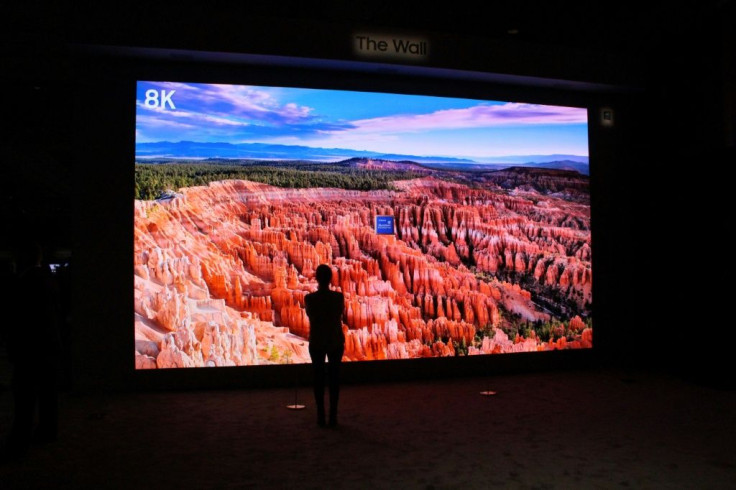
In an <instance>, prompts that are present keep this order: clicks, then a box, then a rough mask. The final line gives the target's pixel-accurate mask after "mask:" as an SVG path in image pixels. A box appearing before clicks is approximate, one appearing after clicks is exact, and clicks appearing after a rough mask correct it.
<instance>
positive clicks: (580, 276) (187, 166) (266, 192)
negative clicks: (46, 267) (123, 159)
mask: <svg viewBox="0 0 736 490" xmlns="http://www.w3.org/2000/svg"><path fill="white" fill-rule="evenodd" d="M135 132H136V133H135V134H136V145H135V146H136V147H135V179H136V181H135V192H136V195H135V224H134V226H135V234H134V254H135V258H134V263H135V266H134V267H135V269H134V277H135V285H134V288H135V291H134V293H135V324H134V326H133V327H134V328H133V330H134V333H133V334H134V336H135V359H136V368H137V369H148V368H180V367H191V368H194V367H206V366H211V367H218V366H253V365H269V364H289V363H307V362H309V352H308V349H309V343H308V340H307V339H308V337H309V320H308V318H307V316H306V313H305V310H304V296H305V295H306V294H307V293H309V292H312V291H314V290H315V289H316V280H315V277H314V276H315V269H316V268H317V266H318V265H320V264H323V263H324V264H329V265H330V266H331V267H332V269H333V280H332V286H331V287H332V288H333V289H335V290H338V291H341V292H342V293H343V294H344V296H345V311H344V314H343V330H344V332H345V337H346V349H345V356H344V360H345V361H366V360H382V359H413V358H420V357H451V356H452V357H454V356H466V355H468V356H470V355H482V354H503V353H511V352H537V351H546V350H556V349H581V348H590V347H592V316H591V309H592V271H591V237H590V193H589V177H588V166H589V162H588V113H587V109H585V108H578V107H563V106H552V105H539V104H528V103H522V102H512V101H492V100H474V99H463V98H450V97H433V96H426V95H408V94H392V93H377V92H357V91H341V90H325V89H307V88H292V87H273V86H246V85H223V84H201V83H184V82H145V81H141V82H138V84H137V97H136V128H135Z"/></svg>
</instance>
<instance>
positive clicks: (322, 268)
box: [315, 264, 332, 289]
mask: <svg viewBox="0 0 736 490" xmlns="http://www.w3.org/2000/svg"><path fill="white" fill-rule="evenodd" d="M315 275H316V276H317V284H318V285H319V287H320V289H326V288H328V287H329V286H330V281H331V280H332V268H331V267H330V266H329V265H327V264H320V265H319V266H318V267H317V270H316V271H315Z"/></svg>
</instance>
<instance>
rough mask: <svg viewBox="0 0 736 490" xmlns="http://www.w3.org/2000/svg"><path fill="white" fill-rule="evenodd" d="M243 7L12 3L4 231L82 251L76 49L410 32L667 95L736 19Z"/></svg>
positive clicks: (565, 6) (706, 4) (676, 5)
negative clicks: (635, 75) (544, 55)
mask: <svg viewBox="0 0 736 490" xmlns="http://www.w3.org/2000/svg"><path fill="white" fill-rule="evenodd" d="M233 4H234V3H233V2H218V1H207V2H200V3H196V4H187V3H184V2H176V3H175V2H119V3H112V2H82V1H80V2H64V1H62V2H38V1H35V2H34V1H25V2H7V3H6V5H5V6H3V7H2V8H3V15H2V18H3V19H4V20H3V25H2V32H3V34H2V36H3V38H2V39H3V45H2V58H3V65H4V69H3V73H2V81H3V85H4V86H3V90H2V94H3V110H4V113H5V115H6V117H5V119H6V120H10V121H11V127H12V129H11V130H10V131H9V132H8V131H6V132H5V133H3V136H2V143H3V147H4V149H5V152H4V155H5V162H4V163H3V166H2V167H3V170H2V174H0V175H2V178H3V182H4V183H5V191H4V192H3V195H2V200H1V201H0V205H1V208H2V209H1V211H2V217H1V218H2V219H3V220H4V221H5V223H6V226H8V227H9V229H11V230H19V231H20V232H22V230H26V231H27V232H34V233H38V234H40V236H41V237H42V238H41V239H42V240H44V241H46V242H47V243H48V245H49V247H52V248H56V249H70V248H71V247H73V243H72V237H71V232H70V230H71V228H72V227H71V225H70V222H71V195H72V192H73V186H72V173H71V167H72V161H73V151H74V150H73V148H71V144H70V141H71V140H72V138H71V136H72V135H71V131H72V130H73V129H72V125H71V124H70V114H71V113H72V112H73V110H74V108H73V107H72V105H71V101H70V100H68V99H67V98H65V97H64V95H65V86H67V85H68V84H70V83H73V74H71V73H70V72H69V64H68V61H69V60H68V53H69V47H70V46H71V45H74V44H77V43H81V44H92V45H115V46H139V47H160V48H173V49H188V50H202V51H226V52H227V51H229V52H244V51H246V50H247V49H248V46H246V45H245V44H244V42H245V41H244V39H248V40H249V42H252V41H253V35H252V32H264V31H268V30H274V31H277V32H278V33H279V35H280V36H284V37H286V36H290V35H301V34H303V32H304V31H305V30H308V29H314V30H319V29H327V30H329V29H331V28H344V27H345V26H356V27H361V28H372V29H397V30H399V29H400V30H405V31H406V30H408V31H416V32H421V33H438V34H442V35H447V36H457V37H467V38H481V39H485V40H490V41H494V42H500V43H506V45H509V46H516V47H521V48H522V49H526V48H530V49H538V48H539V47H544V48H546V49H549V48H555V49H560V50H568V52H570V53H576V52H583V51H584V52H586V53H588V54H590V53H592V54H593V56H596V55H597V54H600V56H601V59H608V58H606V56H609V57H610V56H615V57H617V59H630V60H632V64H631V65H622V66H623V68H622V69H631V70H634V69H640V68H633V67H634V66H636V67H644V70H645V72H643V73H642V76H643V80H644V81H645V83H647V82H646V80H648V79H651V80H655V82H651V83H657V82H656V80H661V78H662V75H661V74H659V73H656V72H655V71H654V70H656V67H652V65H651V64H650V63H649V61H650V60H651V59H653V58H656V55H657V53H664V52H666V53H668V54H667V56H668V58H667V59H670V60H672V59H677V57H678V50H690V51H697V50H698V49H700V47H701V46H704V45H706V44H707V42H706V41H704V39H710V38H711V37H712V36H714V35H716V36H718V35H720V33H723V32H724V30H726V29H730V28H729V27H727V26H729V25H730V26H732V25H733V24H730V22H731V21H730V20H729V19H730V18H731V16H732V15H733V12H734V8H733V3H732V2H730V1H724V0H720V1H718V0H700V1H695V2H665V1H653V2H643V1H639V2H635V3H633V2H529V1H519V0H516V1H506V2H492V3H483V2H477V1H475V2H464V1H460V2H458V1H455V2H447V1H442V2H431V1H422V2H418V1H412V2H398V1H393V2H384V1H369V2H360V1H352V2H346V1H324V2H303V1H302V2H299V1H282V2H276V1H245V2H239V3H238V4H236V5H237V6H235V7H234V6H233ZM187 5H189V6H187ZM247 32H251V37H248V35H247ZM294 33H296V34H294ZM277 38H278V36H276V37H271V38H269V40H268V42H271V43H273V41H274V39H277ZM305 42H308V41H306V40H305ZM292 43H293V40H292ZM279 49H280V48H279V47H278V46H275V47H274V51H276V52H278V50H279ZM633 61H636V63H633ZM646 70H649V71H648V72H647V71H646ZM683 76H684V74H683ZM29 225H30V229H29ZM13 235H17V233H9V234H5V235H4V236H5V238H4V239H3V243H2V246H3V247H5V248H7V245H8V244H9V243H10V242H11V239H10V238H9V237H11V236H13Z"/></svg>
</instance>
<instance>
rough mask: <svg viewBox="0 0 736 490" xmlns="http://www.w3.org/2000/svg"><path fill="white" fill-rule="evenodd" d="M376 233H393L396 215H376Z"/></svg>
mask: <svg viewBox="0 0 736 490" xmlns="http://www.w3.org/2000/svg"><path fill="white" fill-rule="evenodd" d="M376 233H378V234H379V235H393V234H394V217H393V216H376Z"/></svg>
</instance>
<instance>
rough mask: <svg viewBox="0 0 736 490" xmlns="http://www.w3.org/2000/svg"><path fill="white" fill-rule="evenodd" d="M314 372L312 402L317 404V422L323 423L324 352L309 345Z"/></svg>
mask: <svg viewBox="0 0 736 490" xmlns="http://www.w3.org/2000/svg"><path fill="white" fill-rule="evenodd" d="M309 356H310V357H311V358H312V369H313V373H314V381H313V386H314V403H315V404H316V405H317V424H319V425H325V352H324V351H321V350H319V349H315V348H313V347H312V346H309Z"/></svg>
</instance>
